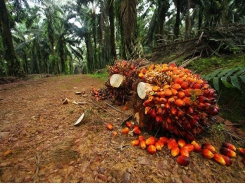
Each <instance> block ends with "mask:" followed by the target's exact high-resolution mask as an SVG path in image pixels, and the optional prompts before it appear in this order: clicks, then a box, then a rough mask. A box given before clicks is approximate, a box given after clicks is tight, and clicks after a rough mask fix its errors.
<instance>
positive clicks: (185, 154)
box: [180, 146, 190, 157]
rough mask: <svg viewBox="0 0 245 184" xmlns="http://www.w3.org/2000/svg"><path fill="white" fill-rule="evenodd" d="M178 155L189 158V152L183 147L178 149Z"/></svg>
mask: <svg viewBox="0 0 245 184" xmlns="http://www.w3.org/2000/svg"><path fill="white" fill-rule="evenodd" d="M180 154H181V155H184V156H186V157H189V156H190V153H189V151H188V150H187V149H186V148H185V146H184V147H182V148H180Z"/></svg>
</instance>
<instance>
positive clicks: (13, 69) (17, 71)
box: [0, 0, 24, 77]
mask: <svg viewBox="0 0 245 184" xmlns="http://www.w3.org/2000/svg"><path fill="white" fill-rule="evenodd" d="M0 25H1V29H2V31H1V34H2V39H3V46H4V58H5V60H6V61H7V67H8V75H12V76H18V77H21V76H23V75H24V71H23V70H22V68H21V65H20V62H19V60H18V59H17V57H16V55H15V51H14V45H13V41H12V34H11V31H10V27H9V15H8V10H7V8H6V5H5V1H4V0H0Z"/></svg>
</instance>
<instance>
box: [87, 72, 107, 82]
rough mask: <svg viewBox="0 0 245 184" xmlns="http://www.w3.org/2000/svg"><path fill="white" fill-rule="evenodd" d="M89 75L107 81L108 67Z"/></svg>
mask: <svg viewBox="0 0 245 184" xmlns="http://www.w3.org/2000/svg"><path fill="white" fill-rule="evenodd" d="M88 76H90V77H92V78H98V79H101V80H104V81H106V80H107V78H108V73H107V69H102V70H99V71H96V72H95V73H93V74H88Z"/></svg>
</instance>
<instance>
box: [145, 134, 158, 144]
mask: <svg viewBox="0 0 245 184" xmlns="http://www.w3.org/2000/svg"><path fill="white" fill-rule="evenodd" d="M155 143H156V138H155V137H153V136H151V137H149V138H148V139H146V145H147V146H148V145H154V144H155Z"/></svg>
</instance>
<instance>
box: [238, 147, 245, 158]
mask: <svg viewBox="0 0 245 184" xmlns="http://www.w3.org/2000/svg"><path fill="white" fill-rule="evenodd" d="M238 151H239V153H240V154H241V155H243V156H245V148H238Z"/></svg>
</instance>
